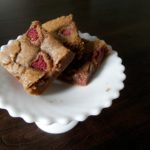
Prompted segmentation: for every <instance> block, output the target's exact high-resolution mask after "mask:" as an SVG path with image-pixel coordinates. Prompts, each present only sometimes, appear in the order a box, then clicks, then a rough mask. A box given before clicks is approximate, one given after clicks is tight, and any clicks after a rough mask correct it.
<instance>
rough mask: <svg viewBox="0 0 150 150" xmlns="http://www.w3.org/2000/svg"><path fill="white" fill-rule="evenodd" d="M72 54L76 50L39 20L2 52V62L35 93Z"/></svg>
mask: <svg viewBox="0 0 150 150" xmlns="http://www.w3.org/2000/svg"><path fill="white" fill-rule="evenodd" d="M73 58H74V53H73V52H71V51H70V50H69V49H68V48H66V47H64V46H63V44H61V43H60V42H59V41H58V40H56V39H55V38H54V37H53V36H52V35H51V34H50V33H48V32H47V31H45V30H44V29H43V28H42V26H41V25H40V23H39V22H38V21H34V22H32V24H31V26H30V28H29V29H28V31H27V32H26V33H25V34H23V35H22V36H20V37H19V38H18V39H16V40H13V41H11V42H10V43H9V44H8V45H6V46H5V48H4V49H3V50H2V51H1V52H0V64H1V65H2V66H3V67H4V68H5V69H6V70H7V71H8V72H9V73H11V74H12V75H13V76H15V77H16V78H17V79H18V80H19V81H20V82H21V83H22V85H23V87H24V89H25V90H26V91H27V92H28V93H30V94H33V95H38V94H41V93H42V92H43V91H44V90H45V88H46V87H47V86H48V84H49V83H50V82H51V81H52V80H53V79H55V78H56V77H57V76H58V75H59V74H60V73H61V72H62V71H64V69H65V68H66V67H67V66H68V65H69V64H70V62H71V61H72V60H73Z"/></svg>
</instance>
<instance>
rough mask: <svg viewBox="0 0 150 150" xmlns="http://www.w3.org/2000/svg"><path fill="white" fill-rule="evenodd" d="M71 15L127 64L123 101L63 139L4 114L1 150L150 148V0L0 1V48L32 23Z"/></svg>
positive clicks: (0, 121)
mask: <svg viewBox="0 0 150 150" xmlns="http://www.w3.org/2000/svg"><path fill="white" fill-rule="evenodd" d="M69 13H73V14H74V16H75V20H76V22H77V24H78V26H79V28H80V30H81V31H83V32H89V33H91V34H94V35H97V36H99V37H100V38H103V39H105V40H106V41H107V42H108V43H110V44H111V45H112V46H113V48H114V49H116V50H117V51H118V53H119V56H120V57H121V58H122V59H123V63H124V65H125V66H126V71H125V73H126V75H127V79H126V80H125V88H124V90H122V91H121V96H120V98H118V99H117V100H115V101H114V102H113V105H112V106H111V107H110V108H109V109H105V110H103V111H102V113H101V114H100V115H99V116H96V117H89V118H88V119H87V120H86V121H85V122H82V123H79V124H78V125H77V127H75V128H74V129H73V130H71V131H70V132H68V133H65V134H61V135H52V134H47V133H44V132H42V131H41V130H39V129H38V128H37V127H36V125H35V124H27V123H25V122H24V121H23V120H22V119H20V118H12V117H10V116H9V115H8V113H7V111H6V110H2V109H0V150H31V149H32V150H76V149H80V150H86V149H92V150H96V149H104V150H106V149H121V150H122V149H126V150H127V149H134V150H145V149H150V1H149V0H122V1H121V0H0V45H2V44H6V43H7V41H8V40H9V39H12V38H15V37H16V36H17V35H18V34H20V33H23V32H24V31H25V30H26V29H27V27H28V26H29V24H30V22H31V21H32V20H35V19H37V20H40V21H42V22H44V21H46V20H48V19H51V18H55V17H58V16H61V15H67V14H69ZM0 88H2V85H1V86H0ZM146 146H147V148H146Z"/></svg>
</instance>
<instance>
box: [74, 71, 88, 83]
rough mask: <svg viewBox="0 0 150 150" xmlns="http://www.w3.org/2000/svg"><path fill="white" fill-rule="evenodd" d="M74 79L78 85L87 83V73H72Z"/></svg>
mask: <svg viewBox="0 0 150 150" xmlns="http://www.w3.org/2000/svg"><path fill="white" fill-rule="evenodd" d="M74 80H75V81H76V83H77V84H78V85H82V86H84V85H87V82H88V75H86V74H84V73H78V74H76V75H74Z"/></svg>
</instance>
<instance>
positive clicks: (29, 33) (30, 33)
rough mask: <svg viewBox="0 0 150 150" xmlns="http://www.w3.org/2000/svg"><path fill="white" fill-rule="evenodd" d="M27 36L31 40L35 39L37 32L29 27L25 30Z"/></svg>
mask: <svg viewBox="0 0 150 150" xmlns="http://www.w3.org/2000/svg"><path fill="white" fill-rule="evenodd" d="M27 37H28V38H29V39H30V40H31V41H36V40H37V39H38V38H39V36H38V32H37V31H36V28H30V29H29V30H28V31H27Z"/></svg>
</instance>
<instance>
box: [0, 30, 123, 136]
mask: <svg viewBox="0 0 150 150" xmlns="http://www.w3.org/2000/svg"><path fill="white" fill-rule="evenodd" d="M80 36H82V37H84V38H86V39H89V40H94V39H95V38H96V37H95V36H94V37H93V36H90V35H89V34H87V33H84V34H82V33H80ZM124 69H125V67H124V66H123V65H122V60H121V58H120V57H118V55H117V52H116V51H113V52H112V54H111V55H110V56H108V58H107V59H106V60H105V62H104V63H103V65H102V66H101V68H100V69H99V71H98V72H97V73H96V74H95V76H94V78H93V79H92V81H91V82H90V84H89V85H88V86H84V87H81V86H73V85H69V84H65V83H63V82H60V81H55V82H54V83H53V84H52V86H51V87H49V89H48V90H47V91H46V93H44V95H42V96H30V95H28V94H26V93H25V92H24V90H23V88H22V86H21V85H20V84H19V83H18V81H16V80H15V79H14V78H13V77H12V76H11V75H10V74H9V73H7V71H5V70H4V69H2V68H0V84H1V88H0V107H1V108H4V109H7V110H8V112H9V114H10V115H11V116H13V117H21V118H23V119H24V120H25V121H26V122H29V123H31V122H36V123H37V124H38V126H40V125H39V124H42V125H48V124H54V123H57V124H63V125H67V124H69V123H71V122H72V121H84V120H85V119H86V118H87V117H88V116H90V115H98V114H99V113H100V112H101V110H102V109H103V108H106V107H109V106H110V105H111V103H112V100H113V99H116V98H118V97H119V91H120V90H121V89H122V88H123V87H124V84H123V80H124V79H125V74H124ZM75 124H76V123H75ZM41 128H42V127H41ZM44 128H45V127H44ZM43 130H44V129H43ZM45 131H47V130H46V129H45ZM65 131H67V130H65ZM47 132H48V131H47ZM49 132H51V133H53V132H52V131H49ZM57 132H58V133H61V132H64V131H62V130H61V131H56V132H54V133H57Z"/></svg>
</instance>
